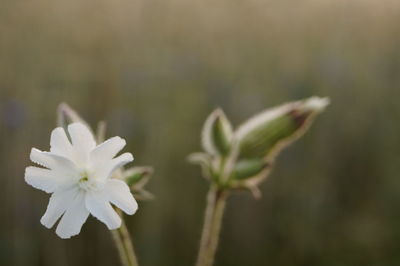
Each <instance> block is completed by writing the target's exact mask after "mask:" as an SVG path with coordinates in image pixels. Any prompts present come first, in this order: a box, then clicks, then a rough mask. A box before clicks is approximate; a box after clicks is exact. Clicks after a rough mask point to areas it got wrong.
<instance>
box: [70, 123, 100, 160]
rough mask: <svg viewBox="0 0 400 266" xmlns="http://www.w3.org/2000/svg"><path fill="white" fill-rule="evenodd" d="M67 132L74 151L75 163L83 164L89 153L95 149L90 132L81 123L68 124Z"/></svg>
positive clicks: (94, 142)
mask: <svg viewBox="0 0 400 266" xmlns="http://www.w3.org/2000/svg"><path fill="white" fill-rule="evenodd" d="M68 132H69V135H70V136H71V141H72V146H73V147H74V149H75V157H76V163H81V164H85V163H86V161H87V159H88V156H89V153H90V152H91V151H92V150H93V149H94V148H95V147H96V141H95V139H94V136H93V134H92V132H90V130H89V129H88V128H87V127H86V126H85V125H84V124H82V123H73V124H70V125H69V126H68Z"/></svg>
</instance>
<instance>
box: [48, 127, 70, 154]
mask: <svg viewBox="0 0 400 266" xmlns="http://www.w3.org/2000/svg"><path fill="white" fill-rule="evenodd" d="M50 152H52V153H54V154H57V155H60V156H64V157H66V158H69V159H72V158H73V152H72V145H71V142H70V141H69V139H68V137H67V135H66V134H65V130H64V129H63V128H62V127H58V128H56V129H54V130H53V131H52V132H51V137H50Z"/></svg>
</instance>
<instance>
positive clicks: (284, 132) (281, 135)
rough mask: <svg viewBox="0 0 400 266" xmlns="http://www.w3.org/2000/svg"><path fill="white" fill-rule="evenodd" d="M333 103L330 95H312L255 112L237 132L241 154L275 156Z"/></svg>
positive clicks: (254, 156)
mask: <svg viewBox="0 0 400 266" xmlns="http://www.w3.org/2000/svg"><path fill="white" fill-rule="evenodd" d="M328 104H329V99H327V98H318V97H312V98H309V99H306V100H303V101H297V102H291V103H287V104H284V105H281V106H278V107H275V108H272V109H268V110H266V111H264V112H263V113H261V114H259V115H256V116H254V117H253V118H251V119H250V120H248V121H247V122H245V123H244V124H243V125H242V126H241V127H240V128H239V129H238V130H237V132H236V139H237V140H238V141H239V149H240V152H239V158H241V159H254V158H259V159H260V158H264V159H265V158H269V157H270V156H275V154H276V153H277V152H278V151H280V150H281V149H282V148H283V147H286V146H287V145H289V144H290V143H292V142H293V141H295V140H296V139H297V138H299V137H300V136H301V135H302V134H303V133H304V132H305V131H306V130H307V128H308V126H309V125H310V124H311V122H312V121H313V120H314V118H315V115H316V114H318V113H320V112H321V111H323V110H324V109H325V107H326V106H327V105H328Z"/></svg>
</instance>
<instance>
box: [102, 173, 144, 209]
mask: <svg viewBox="0 0 400 266" xmlns="http://www.w3.org/2000/svg"><path fill="white" fill-rule="evenodd" d="M105 189H106V192H107V193H108V198H109V200H110V202H111V203H112V204H114V205H115V206H117V207H118V208H120V209H121V210H123V211H124V212H125V213H127V214H129V215H132V214H134V213H135V212H136V211H137V209H138V204H137V202H136V200H135V199H134V198H133V196H132V193H131V191H130V189H129V187H128V185H127V184H126V183H125V182H124V181H122V180H118V179H114V178H113V179H110V180H108V181H107V184H106V188H105Z"/></svg>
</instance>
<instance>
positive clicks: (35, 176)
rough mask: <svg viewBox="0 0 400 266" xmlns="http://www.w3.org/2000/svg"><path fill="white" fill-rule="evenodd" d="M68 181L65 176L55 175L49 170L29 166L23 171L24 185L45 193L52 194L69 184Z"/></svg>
mask: <svg viewBox="0 0 400 266" xmlns="http://www.w3.org/2000/svg"><path fill="white" fill-rule="evenodd" d="M69 180H71V179H69ZM69 180H68V179H67V178H65V176H61V175H57V174H56V173H55V172H54V171H52V170H49V169H43V168H39V167H34V166H29V167H27V168H26V169H25V181H26V183H28V184H29V185H31V186H32V187H34V188H37V189H40V190H43V191H45V192H47V193H52V192H54V191H56V190H57V189H58V188H60V187H63V186H65V185H68V184H70V182H68V181H69ZM71 181H72V180H71Z"/></svg>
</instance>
